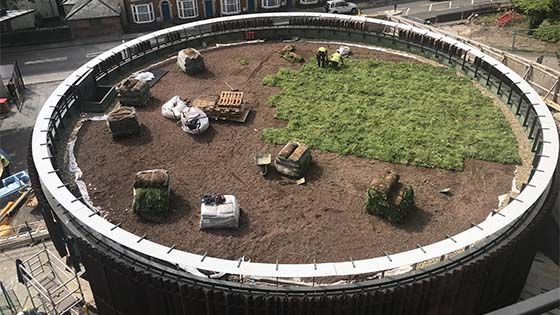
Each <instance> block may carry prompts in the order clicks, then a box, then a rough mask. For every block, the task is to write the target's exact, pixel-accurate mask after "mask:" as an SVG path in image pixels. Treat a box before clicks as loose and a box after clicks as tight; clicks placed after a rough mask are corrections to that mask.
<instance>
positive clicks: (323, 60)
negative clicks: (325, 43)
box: [315, 46, 328, 68]
mask: <svg viewBox="0 0 560 315" xmlns="http://www.w3.org/2000/svg"><path fill="white" fill-rule="evenodd" d="M327 54H328V52H327V49H326V48H325V47H322V46H321V47H319V49H317V52H316V53H315V57H316V58H317V66H319V67H321V68H324V67H326V66H327Z"/></svg>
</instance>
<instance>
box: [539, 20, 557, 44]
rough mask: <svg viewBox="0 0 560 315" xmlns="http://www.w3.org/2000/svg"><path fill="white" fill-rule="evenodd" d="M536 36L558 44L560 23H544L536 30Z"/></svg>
mask: <svg viewBox="0 0 560 315" xmlns="http://www.w3.org/2000/svg"><path fill="white" fill-rule="evenodd" d="M535 35H537V36H538V37H540V38H541V39H543V40H545V41H549V42H553V43H558V42H559V41H560V23H555V24H550V23H549V22H544V23H542V24H541V25H540V26H539V28H537V29H536V31H535Z"/></svg>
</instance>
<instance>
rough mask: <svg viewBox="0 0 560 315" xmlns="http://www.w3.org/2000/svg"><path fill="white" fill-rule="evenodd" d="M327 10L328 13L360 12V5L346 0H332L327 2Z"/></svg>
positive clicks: (354, 13)
mask: <svg viewBox="0 0 560 315" xmlns="http://www.w3.org/2000/svg"><path fill="white" fill-rule="evenodd" d="M325 12H327V13H335V14H336V13H350V14H353V15H356V14H358V7H357V6H356V4H355V3H352V2H346V1H344V0H332V1H327V3H325Z"/></svg>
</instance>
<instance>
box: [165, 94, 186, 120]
mask: <svg viewBox="0 0 560 315" xmlns="http://www.w3.org/2000/svg"><path fill="white" fill-rule="evenodd" d="M186 108H187V104H185V102H183V101H182V100H181V98H180V97H179V95H175V96H173V97H172V98H171V99H170V100H169V101H167V102H165V104H163V106H161V114H162V115H163V117H165V118H168V119H174V120H179V119H181V112H182V111H184V110H185V109H186Z"/></svg>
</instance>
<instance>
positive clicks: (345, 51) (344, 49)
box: [336, 46, 352, 56]
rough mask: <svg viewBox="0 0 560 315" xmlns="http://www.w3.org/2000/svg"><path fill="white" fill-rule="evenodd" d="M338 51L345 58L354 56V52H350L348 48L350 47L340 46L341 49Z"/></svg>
mask: <svg viewBox="0 0 560 315" xmlns="http://www.w3.org/2000/svg"><path fill="white" fill-rule="evenodd" d="M336 51H337V52H338V53H339V54H341V55H343V56H350V55H352V51H351V50H350V47H348V46H340V47H338V49H337V50H336Z"/></svg>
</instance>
